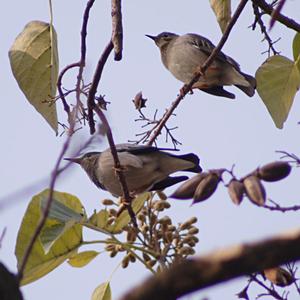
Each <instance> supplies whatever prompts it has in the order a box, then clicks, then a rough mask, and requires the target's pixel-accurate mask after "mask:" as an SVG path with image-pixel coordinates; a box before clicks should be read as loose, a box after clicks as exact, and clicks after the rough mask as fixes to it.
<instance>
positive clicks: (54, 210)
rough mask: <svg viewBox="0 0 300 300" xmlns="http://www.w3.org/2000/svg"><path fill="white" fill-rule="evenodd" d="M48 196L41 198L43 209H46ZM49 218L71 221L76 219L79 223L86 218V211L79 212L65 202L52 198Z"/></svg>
mask: <svg viewBox="0 0 300 300" xmlns="http://www.w3.org/2000/svg"><path fill="white" fill-rule="evenodd" d="M47 202H48V197H46V196H45V197H43V198H42V200H41V208H42V210H44V209H45V206H46V205H47ZM48 219H54V220H57V221H59V222H64V223H66V222H69V221H75V222H77V223H79V222H81V221H82V220H83V219H84V213H83V211H81V212H80V213H78V212H77V211H75V210H74V209H73V208H70V207H68V206H66V205H64V204H63V203H61V202H59V201H58V200H56V199H53V200H52V203H51V206H50V210H49V215H48Z"/></svg>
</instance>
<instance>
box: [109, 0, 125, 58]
mask: <svg viewBox="0 0 300 300" xmlns="http://www.w3.org/2000/svg"><path fill="white" fill-rule="evenodd" d="M111 17H112V37H111V40H112V42H113V45H114V50H115V60H121V59H122V50H123V27H122V11H121V0H112V1H111Z"/></svg>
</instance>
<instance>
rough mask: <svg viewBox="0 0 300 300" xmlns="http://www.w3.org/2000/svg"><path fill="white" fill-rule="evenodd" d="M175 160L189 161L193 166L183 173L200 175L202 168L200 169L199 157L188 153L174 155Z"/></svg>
mask: <svg viewBox="0 0 300 300" xmlns="http://www.w3.org/2000/svg"><path fill="white" fill-rule="evenodd" d="M176 157H177V158H180V159H183V160H186V161H189V162H191V163H193V164H194V167H192V168H189V169H186V170H184V171H188V172H193V173H200V172H201V171H202V168H201V167H200V165H199V164H200V159H199V157H198V156H197V155H196V154H194V153H188V154H183V155H176Z"/></svg>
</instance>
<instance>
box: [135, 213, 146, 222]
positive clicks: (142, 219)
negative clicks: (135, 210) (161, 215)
mask: <svg viewBox="0 0 300 300" xmlns="http://www.w3.org/2000/svg"><path fill="white" fill-rule="evenodd" d="M137 219H138V220H139V221H141V222H142V223H145V221H146V217H145V215H143V214H138V215H137Z"/></svg>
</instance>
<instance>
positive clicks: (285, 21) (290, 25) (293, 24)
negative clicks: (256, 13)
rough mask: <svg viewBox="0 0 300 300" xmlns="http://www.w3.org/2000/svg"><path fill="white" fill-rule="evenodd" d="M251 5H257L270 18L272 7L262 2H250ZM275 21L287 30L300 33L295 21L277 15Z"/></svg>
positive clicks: (258, 0) (260, 0)
mask: <svg viewBox="0 0 300 300" xmlns="http://www.w3.org/2000/svg"><path fill="white" fill-rule="evenodd" d="M252 2H253V3H255V4H257V5H258V6H259V7H260V8H261V9H262V10H263V11H264V12H266V13H267V14H268V15H270V16H272V14H273V12H274V8H273V6H272V5H270V4H268V3H266V2H265V1H264V0H252ZM276 20H277V21H278V22H280V23H282V24H283V25H285V26H286V27H288V28H291V29H294V30H295V31H297V32H300V24H299V23H297V22H296V21H295V20H293V19H291V18H288V17H286V16H285V15H283V14H281V13H278V15H277V17H276Z"/></svg>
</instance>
